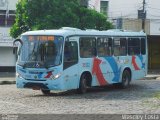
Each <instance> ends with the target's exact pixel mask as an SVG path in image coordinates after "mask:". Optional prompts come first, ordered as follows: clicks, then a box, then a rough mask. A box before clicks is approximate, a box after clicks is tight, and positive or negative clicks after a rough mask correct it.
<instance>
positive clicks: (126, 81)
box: [120, 70, 131, 88]
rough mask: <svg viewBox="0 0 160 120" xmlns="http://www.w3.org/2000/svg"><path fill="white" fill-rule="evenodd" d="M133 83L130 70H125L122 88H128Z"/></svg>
mask: <svg viewBox="0 0 160 120" xmlns="http://www.w3.org/2000/svg"><path fill="white" fill-rule="evenodd" d="M130 82H131V74H130V72H129V71H128V70H124V72H123V74H122V82H121V84H120V85H121V87H122V88H127V87H129V85H130Z"/></svg>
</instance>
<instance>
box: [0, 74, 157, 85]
mask: <svg viewBox="0 0 160 120" xmlns="http://www.w3.org/2000/svg"><path fill="white" fill-rule="evenodd" d="M144 79H145V80H152V79H157V80H160V72H159V71H156V72H149V73H148V75H147V76H146V77H145V78H144ZM15 83H16V81H15V73H10V72H0V85H4V84H15Z"/></svg>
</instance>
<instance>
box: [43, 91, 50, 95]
mask: <svg viewBox="0 0 160 120" xmlns="http://www.w3.org/2000/svg"><path fill="white" fill-rule="evenodd" d="M41 91H42V93H43V95H49V94H50V93H51V92H50V90H41Z"/></svg>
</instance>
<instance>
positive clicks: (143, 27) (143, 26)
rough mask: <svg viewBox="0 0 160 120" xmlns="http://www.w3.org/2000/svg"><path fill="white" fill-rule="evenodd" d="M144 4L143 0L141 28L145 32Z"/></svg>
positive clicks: (144, 0)
mask: <svg viewBox="0 0 160 120" xmlns="http://www.w3.org/2000/svg"><path fill="white" fill-rule="evenodd" d="M145 5H146V0H143V10H142V11H143V17H142V30H143V31H144V32H145V19H146V9H145Z"/></svg>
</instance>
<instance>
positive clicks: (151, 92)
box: [0, 80, 160, 114]
mask: <svg viewBox="0 0 160 120" xmlns="http://www.w3.org/2000/svg"><path fill="white" fill-rule="evenodd" d="M42 113H43V114H62V113H65V114H74V113H80V114H81V113H82V114H99V113H101V114H124V113H125V114H137V113H138V114H143V113H147V114H149V113H152V114H153V113H160V81H159V80H141V81H135V82H134V83H132V85H131V86H130V88H128V89H118V88H115V87H114V86H108V87H105V88H93V89H90V90H89V92H88V93H86V94H84V95H80V94H76V93H75V92H74V91H72V92H68V93H63V94H52V95H50V96H44V95H42V93H41V92H40V91H33V90H30V89H17V88H16V86H15V85H14V84H11V85H0V114H42Z"/></svg>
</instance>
